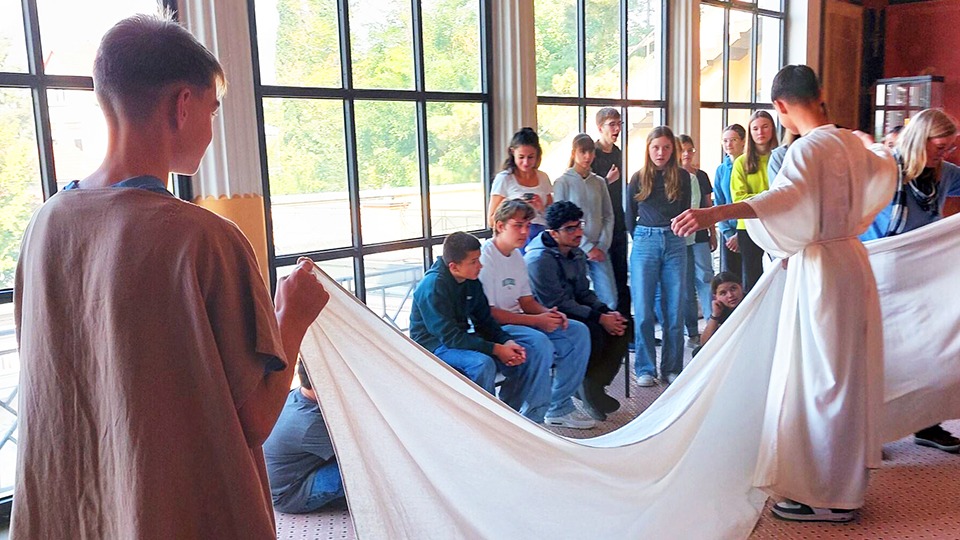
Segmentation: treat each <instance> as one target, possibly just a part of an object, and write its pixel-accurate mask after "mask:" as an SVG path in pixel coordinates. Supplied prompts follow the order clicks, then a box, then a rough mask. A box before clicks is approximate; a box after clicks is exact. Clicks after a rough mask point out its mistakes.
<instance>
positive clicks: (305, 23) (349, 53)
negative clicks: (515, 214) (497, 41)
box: [250, 0, 490, 329]
mask: <svg viewBox="0 0 960 540" xmlns="http://www.w3.org/2000/svg"><path fill="white" fill-rule="evenodd" d="M250 6H251V12H252V13H253V14H254V18H253V19H254V20H253V28H254V32H253V33H252V34H253V36H254V37H253V42H254V48H255V51H257V54H256V55H255V57H254V63H255V66H254V67H255V75H254V76H255V79H256V80H257V81H256V90H257V93H258V96H259V98H260V100H259V103H260V105H261V110H262V115H263V122H262V132H261V147H262V152H261V155H262V156H263V158H264V160H263V161H264V171H263V177H264V193H265V195H266V198H267V201H268V205H267V208H268V216H269V219H268V222H269V223H268V232H269V233H271V234H268V244H269V245H268V250H269V252H270V255H271V257H272V260H273V265H272V266H273V268H274V269H275V271H276V273H277V274H278V275H282V274H283V273H284V272H286V271H289V266H290V265H292V264H295V262H296V259H297V257H298V256H301V255H307V256H310V257H312V258H313V259H314V260H317V261H319V262H320V266H321V267H322V268H324V269H325V270H326V271H327V272H328V273H330V274H331V276H333V277H335V278H336V279H337V280H338V281H339V282H340V283H341V284H342V285H343V286H344V287H346V288H347V289H348V290H350V291H351V292H353V293H355V294H356V295H357V296H358V297H359V298H360V299H362V300H365V301H366V302H367V303H368V304H369V305H370V306H371V308H373V309H374V310H375V311H377V312H379V313H381V315H382V316H383V317H384V318H385V319H386V320H388V321H390V322H391V323H393V324H396V325H397V326H398V327H399V328H401V329H405V328H406V326H407V321H408V319H409V309H410V305H409V303H410V299H411V293H412V289H413V287H415V286H416V283H417V282H418V281H419V279H420V277H421V276H422V275H423V270H424V266H425V265H426V264H429V263H430V261H431V260H432V259H433V255H434V253H433V251H434V246H435V245H436V244H437V242H438V241H439V237H441V236H442V235H445V234H447V233H450V232H453V231H481V230H483V229H485V228H486V226H487V224H486V218H485V205H486V200H487V197H486V192H485V188H484V186H485V185H486V183H485V182H484V178H486V177H488V176H489V175H490V171H489V157H488V156H489V152H488V151H487V148H488V147H489V138H488V135H487V134H488V133H489V129H487V126H488V117H489V107H490V97H489V91H488V83H487V79H486V73H487V71H488V70H487V67H486V66H487V58H488V55H487V54H486V51H487V49H488V45H487V43H488V38H487V36H488V32H487V31H486V26H487V24H488V23H487V21H488V20H489V13H488V9H489V7H488V6H487V3H486V2H483V1H482V0H421V1H419V2H410V0H373V1H367V0H364V1H360V0H255V1H251V2H250Z"/></svg>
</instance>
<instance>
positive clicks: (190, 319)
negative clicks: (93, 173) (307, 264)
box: [11, 188, 286, 539]
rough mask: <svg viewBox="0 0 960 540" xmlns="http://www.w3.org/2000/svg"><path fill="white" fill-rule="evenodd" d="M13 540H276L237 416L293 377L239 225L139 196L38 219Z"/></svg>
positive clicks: (80, 195) (45, 210) (23, 258)
mask: <svg viewBox="0 0 960 540" xmlns="http://www.w3.org/2000/svg"><path fill="white" fill-rule="evenodd" d="M15 302H16V308H15V315H16V322H17V328H18V336H17V337H18V340H19V344H20V359H21V374H20V421H21V423H20V426H21V427H20V432H19V455H18V459H17V476H16V483H15V496H14V497H15V499H14V500H15V503H14V507H13V516H12V524H11V532H12V535H13V537H15V538H130V539H133V538H158V539H159V538H163V539H169V538H177V539H184V538H273V537H274V536H275V531H274V524H273V510H272V506H271V504H270V496H269V486H268V483H267V477H266V474H265V467H264V463H263V455H262V451H261V449H260V447H256V448H251V447H249V446H248V445H247V443H246V439H245V438H244V433H243V429H242V426H241V424H240V420H239V417H238V414H237V410H238V409H239V408H240V407H241V406H242V405H243V403H244V402H245V401H246V400H247V399H248V397H249V396H250V395H251V393H252V392H253V391H254V389H255V388H256V387H257V385H258V384H259V383H260V381H261V380H262V379H263V377H264V374H265V371H266V370H271V369H274V370H276V369H283V368H284V367H285V366H286V362H285V361H284V360H283V350H282V346H281V342H280V334H279V330H278V328H277V321H276V317H275V315H274V310H273V304H272V302H271V299H270V295H269V292H268V291H267V289H266V287H265V286H264V283H263V280H262V279H261V277H260V274H259V273H258V270H257V263H256V259H255V256H254V254H253V251H252V249H251V248H250V245H249V243H248V242H247V241H246V239H245V238H244V237H243V235H242V233H241V232H240V231H239V229H237V228H236V226H234V225H233V224H232V223H230V222H229V221H226V220H224V219H222V218H220V217H218V216H216V215H215V214H213V213H211V212H209V211H207V210H204V209H202V208H199V207H197V206H195V205H193V204H190V203H186V202H183V201H180V200H178V199H175V198H172V197H169V196H165V195H162V194H159V193H154V192H149V191H146V190H142V189H136V188H106V189H89V190H86V189H81V190H71V191H64V192H61V193H59V194H57V195H56V196H54V197H53V198H51V199H50V200H49V201H48V202H47V203H46V204H44V205H43V207H41V208H40V210H38V211H37V213H36V215H35V216H34V218H33V220H32V221H31V223H30V225H29V227H28V228H27V231H26V234H25V236H24V240H23V246H22V251H21V255H20V261H19V266H18V268H17V276H16V288H15Z"/></svg>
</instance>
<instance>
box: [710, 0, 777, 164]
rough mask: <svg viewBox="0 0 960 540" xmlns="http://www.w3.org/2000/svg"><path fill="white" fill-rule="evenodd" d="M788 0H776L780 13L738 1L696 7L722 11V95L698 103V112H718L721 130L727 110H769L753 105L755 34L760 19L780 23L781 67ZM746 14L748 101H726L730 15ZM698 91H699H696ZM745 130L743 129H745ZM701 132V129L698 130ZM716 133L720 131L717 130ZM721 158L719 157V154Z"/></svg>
mask: <svg viewBox="0 0 960 540" xmlns="http://www.w3.org/2000/svg"><path fill="white" fill-rule="evenodd" d="M789 1H790V0H780V11H773V10H769V9H760V7H759V4H757V3H755V2H741V1H738V0H700V5H704V6H712V7H717V8H721V9H723V94H722V99H721V100H720V101H709V100H701V101H700V108H701V109H720V110H721V118H722V124H723V126H727V125H729V124H730V121H729V116H728V114H729V111H730V110H747V111H758V110H767V111H769V110H773V105H772V104H771V103H768V102H760V101H757V47H758V45H759V39H760V32H758V31H757V29H758V28H760V26H759V22H760V16H761V15H762V16H764V17H771V18H775V19H779V20H780V51H779V59H778V61H779V63H780V65H781V66H783V65H785V63H786V58H787V8H788V5H787V4H788V2H789ZM731 10H735V11H739V12H744V13H749V14H750V15H751V17H752V18H753V22H752V25H753V26H752V28H753V32H751V36H750V58H751V62H752V63H751V65H750V96H751V98H752V99H751V100H750V101H730V11H731ZM698 91H699V90H698ZM748 127H749V126H744V128H748ZM701 129H702V128H701ZM718 129H722V128H720V127H718ZM721 155H722V154H721Z"/></svg>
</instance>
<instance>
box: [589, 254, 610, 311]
mask: <svg viewBox="0 0 960 540" xmlns="http://www.w3.org/2000/svg"><path fill="white" fill-rule="evenodd" d="M587 273H588V274H590V283H591V284H593V292H595V293H597V298H599V299H600V301H601V302H603V303H604V304H606V305H607V307H608V308H610V309H614V310H615V309H617V281H616V279H615V278H614V277H613V264H611V263H610V258H609V257H607V258H606V259H604V261H603V262H597V261H590V260H588V261H587Z"/></svg>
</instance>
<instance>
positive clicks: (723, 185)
mask: <svg viewBox="0 0 960 540" xmlns="http://www.w3.org/2000/svg"><path fill="white" fill-rule="evenodd" d="M732 171H733V160H732V159H730V156H726V155H725V156H723V162H722V163H720V165H719V166H718V167H717V173H716V174H715V175H714V176H713V204H714V205H716V206H720V205H721V204H730V203H732V202H733V196H732V195H731V194H730V173H731V172H732ZM717 228H719V229H720V233H721V234H723V237H724V238H730V237H732V236H734V235H735V234H737V220H735V219H729V220H727V221H721V222H719V223H717Z"/></svg>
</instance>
